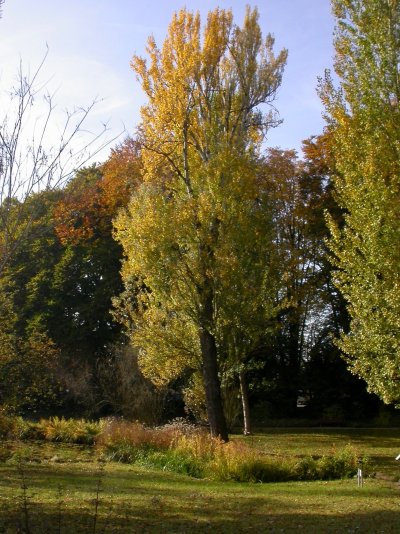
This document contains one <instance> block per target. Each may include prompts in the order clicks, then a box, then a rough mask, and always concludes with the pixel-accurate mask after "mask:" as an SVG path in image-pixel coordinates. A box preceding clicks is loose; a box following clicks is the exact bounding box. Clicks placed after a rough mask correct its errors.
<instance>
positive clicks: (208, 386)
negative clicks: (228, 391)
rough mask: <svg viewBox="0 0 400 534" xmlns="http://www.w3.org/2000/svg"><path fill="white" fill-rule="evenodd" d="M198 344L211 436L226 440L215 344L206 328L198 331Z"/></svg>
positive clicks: (226, 433)
mask: <svg viewBox="0 0 400 534" xmlns="http://www.w3.org/2000/svg"><path fill="white" fill-rule="evenodd" d="M200 345H201V352H202V356H203V379H204V387H205V391H206V406H207V415H208V422H209V423H210V432H211V436H212V437H214V438H220V439H222V440H223V441H228V431H227V428H226V421H225V415H224V410H223V408H222V398H221V386H220V382H219V377H218V361H217V346H216V344H215V338H214V336H213V335H212V334H211V333H210V332H209V331H208V330H207V329H202V330H201V331H200Z"/></svg>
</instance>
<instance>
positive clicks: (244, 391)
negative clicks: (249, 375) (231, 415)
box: [239, 371, 251, 436]
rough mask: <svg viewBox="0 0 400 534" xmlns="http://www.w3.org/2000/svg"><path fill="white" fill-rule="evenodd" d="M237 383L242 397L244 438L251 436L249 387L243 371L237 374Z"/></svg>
mask: <svg viewBox="0 0 400 534" xmlns="http://www.w3.org/2000/svg"><path fill="white" fill-rule="evenodd" d="M239 383H240V395H241V397H242V407H243V434H244V435H245V436H249V435H250V434H251V425H250V404H249V387H248V384H247V380H246V375H245V372H244V371H240V373H239Z"/></svg>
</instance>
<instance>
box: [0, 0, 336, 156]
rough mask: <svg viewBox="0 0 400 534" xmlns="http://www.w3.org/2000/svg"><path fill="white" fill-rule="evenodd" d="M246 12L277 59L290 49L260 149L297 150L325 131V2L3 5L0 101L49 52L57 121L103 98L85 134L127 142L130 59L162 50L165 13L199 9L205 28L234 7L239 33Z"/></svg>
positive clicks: (328, 57) (132, 124)
mask: <svg viewBox="0 0 400 534" xmlns="http://www.w3.org/2000/svg"><path fill="white" fill-rule="evenodd" d="M247 3H248V4H249V5H250V6H252V7H253V6H257V7H258V10H259V14H260V26H261V29H262V31H263V34H264V35H266V34H267V33H272V34H273V35H274V37H275V40H276V41H275V50H276V51H279V50H280V49H281V48H283V47H285V48H287V49H288V50H289V57H288V63H287V66H286V69H285V73H284V77H283V82H282V86H281V88H280V89H279V91H278V95H277V100H276V102H275V105H276V107H277V109H278V111H279V113H280V117H281V118H282V119H283V124H282V125H281V126H279V127H278V128H275V129H274V130H271V131H270V132H269V135H268V138H267V145H268V146H279V147H281V148H294V149H296V150H300V148H301V141H302V140H303V139H305V138H307V137H309V136H310V135H315V134H319V133H321V131H322V128H323V124H324V123H323V119H322V106H321V103H320V101H319V98H318V95H317V92H316V87H317V78H318V76H323V74H324V70H325V69H326V68H331V66H332V57H333V47H332V32H333V19H332V16H331V13H330V2H329V0H258V2H252V1H250V0H249V1H248V2H241V1H239V0H219V1H212V0H187V1H186V2H184V1H177V0H158V1H156V0H113V1H110V0H69V1H68V2H63V1H61V0H35V1H30V0H5V4H4V6H3V14H2V19H1V20H0V35H1V39H0V93H1V94H2V95H3V96H2V97H1V98H4V92H5V91H7V90H9V89H10V88H11V87H12V85H13V80H14V79H15V76H16V72H17V70H18V66H19V64H20V62H22V66H23V70H24V72H28V71H30V72H34V70H35V68H36V67H37V65H38V64H39V63H40V62H41V60H42V58H43V56H44V55H45V53H46V48H47V47H48V50H49V52H48V56H47V59H46V62H45V65H44V67H43V69H42V71H41V83H43V84H45V85H46V87H47V88H48V89H49V91H50V92H51V93H55V97H54V98H55V101H56V102H57V106H58V107H57V113H60V117H61V112H62V111H63V110H65V109H69V110H72V109H73V108H74V107H79V106H87V105H88V104H90V103H91V102H92V101H93V100H94V99H101V101H100V102H99V103H98V104H97V105H96V107H95V108H94V110H93V111H92V112H91V116H90V120H89V123H88V129H90V130H91V131H100V129H101V125H102V124H103V123H107V124H108V125H109V128H110V132H109V136H110V138H111V137H113V136H114V135H118V134H119V133H120V132H122V131H124V129H125V131H126V133H127V134H130V135H134V132H135V128H136V126H137V125H138V123H139V121H140V106H141V105H143V104H144V102H145V97H144V95H143V93H142V91H141V88H140V85H139V84H138V82H137V81H136V79H135V74H134V72H133V71H132V69H131V68H130V65H129V64H130V61H131V58H132V56H133V54H138V55H141V56H145V46H146V40H147V37H148V36H149V35H151V34H152V35H154V37H155V39H156V42H157V43H158V44H159V45H161V44H162V42H163V39H164V37H165V35H166V31H167V28H168V24H169V22H170V20H171V18H172V15H173V13H174V12H175V11H177V10H179V9H181V8H182V7H186V8H187V9H189V10H192V11H197V10H199V11H200V13H201V15H202V19H203V20H205V17H206V14H207V12H208V11H209V10H212V9H214V8H216V7H220V8H232V11H233V15H234V19H235V22H236V23H238V24H239V25H240V24H241V23H242V21H243V16H244V11H245V5H246V4H247ZM54 118H55V120H57V114H55V117H54ZM59 120H61V118H59ZM55 131H56V130H55V129H54V132H55ZM107 152H108V150H107V151H103V152H102V153H101V154H100V155H99V156H98V159H100V160H101V159H104V158H105V157H106V155H107Z"/></svg>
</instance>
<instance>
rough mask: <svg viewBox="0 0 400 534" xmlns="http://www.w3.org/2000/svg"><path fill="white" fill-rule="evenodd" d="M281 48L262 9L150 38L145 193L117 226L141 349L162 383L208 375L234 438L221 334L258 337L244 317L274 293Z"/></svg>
mask: <svg viewBox="0 0 400 534" xmlns="http://www.w3.org/2000/svg"><path fill="white" fill-rule="evenodd" d="M273 45H274V39H273V38H272V37H271V35H268V36H267V37H266V39H265V40H263V38H262V35H261V31H260V27H259V25H258V13H257V10H256V9H254V10H250V9H249V8H248V9H247V11H246V17H245V20H244V24H243V26H242V27H239V26H237V25H236V24H234V23H233V17H232V13H231V11H225V10H220V9H216V10H214V11H212V12H210V13H209V15H208V19H207V23H206V25H205V28H204V32H203V35H201V25H200V16H199V14H192V13H190V12H188V11H186V10H182V11H180V12H179V13H177V14H175V15H174V17H173V20H172V22H171V24H170V27H169V30H168V35H167V37H166V39H165V41H164V44H163V47H162V48H161V49H159V48H158V47H157V45H156V43H155V41H154V39H153V38H150V39H149V41H148V47H147V51H148V55H149V63H147V61H146V60H145V59H143V58H140V57H137V56H135V57H134V58H133V61H132V66H133V69H134V70H135V72H136V73H137V75H138V78H139V80H140V81H141V83H142V87H143V90H144V91H145V93H146V96H147V98H148V103H147V104H146V105H145V106H144V107H143V108H142V111H141V113H142V124H141V137H142V139H141V141H142V158H143V168H144V184H143V185H142V186H141V187H140V188H139V189H138V191H137V192H136V193H135V194H134V196H133V198H132V200H131V203H130V205H129V207H128V210H127V211H125V212H123V213H122V214H121V215H120V216H119V218H118V220H117V222H116V236H117V239H118V240H119V241H120V242H121V243H122V245H123V247H124V251H125V254H126V257H127V260H126V262H125V264H124V268H123V277H124V280H125V283H126V284H129V283H131V282H132V281H136V283H137V284H139V287H140V286H142V288H143V289H142V291H141V293H140V295H139V298H138V300H139V307H140V308H141V313H140V316H137V317H134V321H133V326H134V329H133V332H132V341H133V343H134V344H135V345H136V346H139V347H141V355H140V362H141V365H142V368H143V369H144V370H147V372H148V373H149V374H150V375H151V374H152V375H153V378H154V379H155V380H157V379H159V380H160V379H166V378H168V377H171V376H173V375H175V376H176V375H177V374H178V373H179V372H180V371H182V370H183V369H185V368H192V369H200V370H201V373H202V377H203V381H204V387H205V393H206V405H207V414H208V419H209V424H210V429H211V434H212V435H213V436H220V437H221V438H222V439H224V440H226V439H227V438H228V436H227V431H226V424H225V419H224V414H223V409H222V403H221V394H220V377H219V371H220V368H219V364H220V362H221V358H222V357H223V356H222V353H223V352H224V351H223V348H222V347H221V346H220V340H221V339H226V338H227V336H226V334H221V332H222V330H223V329H224V328H226V329H227V330H229V332H230V336H231V338H232V342H233V343H234V342H235V341H234V338H235V336H237V337H241V336H242V335H243V334H244V333H245V332H247V331H249V329H247V327H245V326H244V325H243V324H241V320H242V318H243V315H242V314H241V312H243V313H245V314H247V315H248V314H255V313H258V311H259V310H257V308H259V307H262V306H263V304H261V302H260V299H259V298H257V299H256V302H254V303H252V300H251V299H252V296H253V295H254V294H255V293H256V291H257V288H258V289H259V293H258V294H259V295H261V296H263V295H265V284H264V282H265V277H264V274H266V269H265V262H266V261H267V248H268V247H267V243H268V242H269V238H268V230H266V228H268V225H267V224H266V217H265V213H266V210H264V209H262V204H263V199H262V198H260V196H259V190H258V185H257V180H256V174H257V167H258V154H259V150H260V146H261V142H262V140H263V139H264V137H265V134H266V132H267V131H268V128H270V127H271V126H274V125H276V124H277V123H278V122H279V121H278V119H277V117H276V114H275V112H274V110H273V108H271V107H269V108H267V109H266V110H263V109H262V108H261V107H260V106H261V105H262V104H271V103H272V102H273V100H274V98H275V94H276V91H277V89H278V87H279V85H280V82H281V77H282V72H283V68H284V64H285V61H286V55H287V54H286V51H285V50H284V51H282V52H280V53H279V54H278V55H275V54H274V52H273ZM252 283H254V289H252V291H251V294H250V295H249V294H248V289H249V287H250V285H251V284H252ZM266 285H268V284H266ZM234 302H235V303H236V304H237V308H236V309H235V306H234V305H233V303H234ZM242 302H243V306H242V305H241V303H242ZM231 311H232V312H233V315H232V314H231V313H230V312H231ZM247 320H250V319H249V318H248V317H247V318H246V321H247ZM155 374H157V375H158V376H154V375H155Z"/></svg>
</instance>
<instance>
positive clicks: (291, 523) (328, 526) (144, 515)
mask: <svg viewBox="0 0 400 534" xmlns="http://www.w3.org/2000/svg"><path fill="white" fill-rule="evenodd" d="M149 504H151V503H149ZM100 506H101V508H102V511H101V512H99V513H98V514H97V515H96V514H95V512H94V511H93V510H91V509H79V510H61V513H59V511H58V510H57V509H55V508H52V507H50V506H43V505H40V506H39V505H38V506H36V507H34V508H33V506H32V510H30V512H29V521H28V529H26V528H25V522H24V518H23V517H21V516H19V515H18V511H16V510H9V511H8V512H7V511H6V512H5V511H4V510H3V511H1V512H0V532H2V533H3V532H7V533H16V532H18V533H21V534H22V533H28V532H29V533H30V534H46V533H67V532H68V533H69V534H75V533H79V534H80V533H82V534H85V533H97V534H99V533H107V534H108V533H135V532H137V533H139V532H140V533H154V534H156V533H157V534H158V533H175V532H182V533H183V532H185V533H189V532H213V533H234V532H235V533H236V532H260V533H261V532H299V530H302V531H303V532H307V533H343V532H347V533H348V532H370V533H373V532H380V533H397V532H399V530H398V521H399V514H398V512H396V511H395V510H392V511H384V510H382V511H378V512H377V511H374V512H359V513H356V514H354V513H350V514H340V515H339V514H315V513H314V514H313V513H308V514H304V513H302V514H298V513H296V512H295V511H293V510H292V511H290V512H288V513H284V514H282V513H273V512H272V513H269V514H263V513H260V512H258V511H257V501H255V502H254V503H253V506H254V508H253V509H252V510H248V509H247V510H246V511H243V512H242V513H240V512H239V511H237V512H236V513H235V514H231V516H230V517H226V514H221V512H220V508H219V509H214V507H210V508H209V509H208V510H207V511H203V513H201V514H197V515H196V517H187V516H186V513H188V512H189V511H190V514H191V515H193V507H192V506H191V505H190V504H189V503H186V506H183V507H181V508H180V510H179V511H177V510H174V509H170V508H169V506H168V505H166V504H165V505H164V504H163V501H162V499H161V500H160V501H158V502H157V503H153V504H152V505H151V506H146V507H140V506H136V505H129V504H128V503H125V504H121V503H119V504H118V505H115V506H114V505H113V504H112V503H111V504H110V503H107V506H104V505H103V504H102V503H100Z"/></svg>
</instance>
